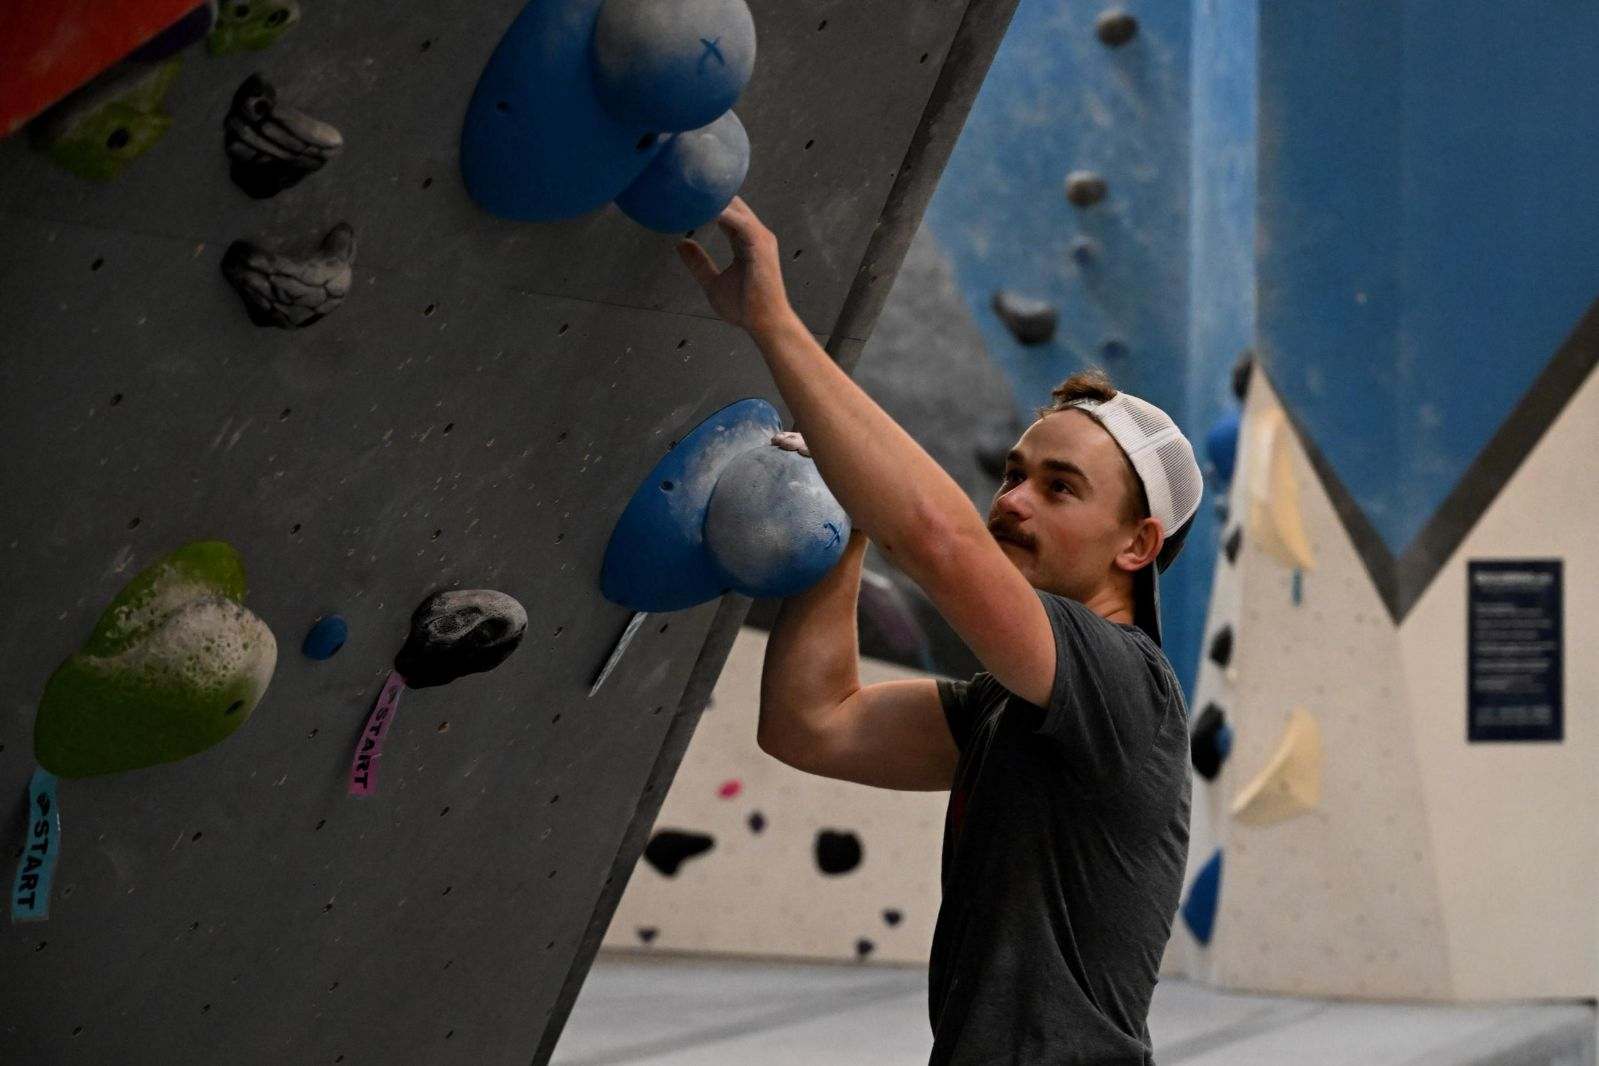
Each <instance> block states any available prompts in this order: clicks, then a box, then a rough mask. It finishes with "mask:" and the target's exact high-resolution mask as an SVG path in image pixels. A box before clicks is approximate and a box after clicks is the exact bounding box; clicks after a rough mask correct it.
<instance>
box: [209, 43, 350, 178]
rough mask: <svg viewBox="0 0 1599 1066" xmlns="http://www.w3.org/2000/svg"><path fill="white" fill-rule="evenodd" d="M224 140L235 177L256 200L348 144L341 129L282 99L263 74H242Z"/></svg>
mask: <svg viewBox="0 0 1599 1066" xmlns="http://www.w3.org/2000/svg"><path fill="white" fill-rule="evenodd" d="M222 143H223V146H224V147H225V148H226V149H227V153H228V159H229V160H230V161H231V164H232V165H231V168H230V171H229V172H230V174H231V175H232V177H233V183H234V184H235V185H237V186H238V187H239V188H241V189H243V190H244V191H245V192H247V193H249V194H250V195H251V196H253V197H255V198H256V199H258V200H262V199H265V198H267V197H269V196H276V195H277V194H278V193H280V192H282V191H283V190H284V189H287V188H288V187H289V186H291V185H294V184H295V183H297V182H298V181H300V179H301V178H304V177H305V176H306V175H308V174H314V173H315V172H316V171H318V170H321V169H322V166H323V164H325V163H327V162H328V161H329V160H330V159H332V158H333V157H334V156H336V155H338V154H339V152H340V151H342V150H343V148H344V138H343V136H341V135H340V133H339V131H338V130H336V129H334V128H333V127H332V126H330V125H328V124H327V123H326V122H322V121H319V120H318V119H314V118H312V117H311V116H310V115H307V114H306V113H305V112H303V111H299V110H296V109H295V108H292V107H287V106H285V105H283V104H280V103H278V93H277V90H276V89H274V88H273V87H272V84H271V82H269V81H267V80H266V79H265V78H263V77H262V76H261V75H260V74H252V75H250V76H249V77H248V78H246V79H244V84H243V85H240V86H239V89H238V91H237V92H235V93H234V94H233V106H232V108H230V109H229V110H228V117H227V118H226V119H224V120H223V123H222Z"/></svg>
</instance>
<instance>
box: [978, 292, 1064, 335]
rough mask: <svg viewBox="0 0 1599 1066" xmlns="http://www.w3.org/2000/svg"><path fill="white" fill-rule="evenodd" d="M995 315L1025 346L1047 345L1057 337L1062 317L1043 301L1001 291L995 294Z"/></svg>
mask: <svg viewBox="0 0 1599 1066" xmlns="http://www.w3.org/2000/svg"><path fill="white" fill-rule="evenodd" d="M994 313H995V314H997V315H999V319H1000V321H1001V322H1003V323H1005V326H1006V328H1008V329H1009V330H1010V332H1011V336H1013V337H1015V338H1016V339H1017V340H1018V341H1020V342H1021V343H1023V344H1047V343H1048V342H1049V340H1050V338H1052V337H1053V336H1055V324H1056V323H1057V322H1058V321H1059V319H1060V316H1059V315H1058V314H1057V313H1056V311H1055V309H1054V308H1053V307H1051V306H1050V305H1049V304H1047V303H1045V302H1044V301H1043V300H1034V299H1030V298H1028V297H1026V296H1017V295H1016V294H1015V293H1012V292H1008V291H1006V290H1004V289H1001V290H1000V291H999V292H996V293H995V294H994Z"/></svg>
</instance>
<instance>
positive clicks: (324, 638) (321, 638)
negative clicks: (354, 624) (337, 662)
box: [300, 614, 350, 662]
mask: <svg viewBox="0 0 1599 1066" xmlns="http://www.w3.org/2000/svg"><path fill="white" fill-rule="evenodd" d="M349 638H350V626H349V623H347V622H346V621H345V620H344V616H343V615H342V614H329V615H323V616H322V617H321V618H318V619H317V620H316V624H315V625H313V626H312V627H311V631H310V632H309V633H307V634H306V635H305V643H304V644H302V645H301V646H300V650H301V651H302V652H304V653H305V657H306V658H307V659H315V660H317V661H318V662H320V661H322V660H323V659H331V658H333V656H334V655H336V654H337V653H338V650H339V649H340V648H342V647H344V642H345V641H346V640H348V639H349Z"/></svg>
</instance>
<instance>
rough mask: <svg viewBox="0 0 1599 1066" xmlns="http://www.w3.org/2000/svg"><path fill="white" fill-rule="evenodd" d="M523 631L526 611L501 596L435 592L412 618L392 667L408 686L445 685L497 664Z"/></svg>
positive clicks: (485, 591) (480, 592) (471, 591)
mask: <svg viewBox="0 0 1599 1066" xmlns="http://www.w3.org/2000/svg"><path fill="white" fill-rule="evenodd" d="M526 630H527V611H525V610H523V609H522V605H521V604H520V603H518V602H516V600H514V599H512V598H511V597H510V596H507V595H506V594H505V593H503V592H495V591H493V590H492V589H459V590H456V591H452V592H436V593H434V594H433V595H431V596H429V597H428V598H427V599H425V600H423V601H422V603H421V604H420V605H419V606H418V607H417V609H416V611H415V613H413V614H412V615H411V633H410V635H409V636H407V637H406V638H405V646H404V647H403V648H401V649H400V654H398V655H396V656H395V657H394V669H395V670H396V671H397V672H398V673H399V675H400V676H401V677H403V678H405V684H406V687H408V688H430V687H432V686H434V685H447V684H449V683H450V682H451V681H454V680H455V679H456V678H458V677H464V676H466V675H467V674H480V673H482V672H484V671H485V670H492V669H494V668H495V667H496V666H499V665H500V664H501V663H502V662H504V661H505V659H506V657H507V656H509V655H510V654H511V653H512V652H513V651H515V650H516V646H517V645H518V644H520V643H522V634H523V633H524V632H525V631H526Z"/></svg>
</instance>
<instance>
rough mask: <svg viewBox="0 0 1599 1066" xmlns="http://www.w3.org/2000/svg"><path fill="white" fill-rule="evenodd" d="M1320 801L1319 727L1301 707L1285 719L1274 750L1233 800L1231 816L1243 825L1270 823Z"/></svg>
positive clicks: (1306, 808) (1314, 719) (1290, 816)
mask: <svg viewBox="0 0 1599 1066" xmlns="http://www.w3.org/2000/svg"><path fill="white" fill-rule="evenodd" d="M1320 803H1321V726H1319V725H1317V724H1316V718H1315V716H1314V715H1312V714H1311V713H1310V712H1309V711H1307V710H1305V709H1304V708H1303V707H1295V708H1294V711H1293V714H1291V715H1290V716H1289V718H1288V728H1287V730H1285V731H1284V733H1283V739H1282V741H1281V743H1279V744H1278V745H1277V751H1276V753H1275V754H1273V755H1272V757H1271V761H1270V762H1268V763H1267V764H1266V768H1265V769H1263V770H1261V771H1260V773H1258V774H1256V775H1255V779H1254V780H1253V781H1251V782H1250V783H1249V784H1248V785H1247V786H1245V787H1244V790H1243V791H1242V792H1240V793H1238V795H1237V796H1236V797H1235V798H1234V799H1233V806H1232V815H1233V817H1234V818H1236V819H1237V820H1238V821H1240V822H1242V823H1244V824H1245V825H1271V824H1272V823H1273V822H1281V821H1285V820H1287V819H1289V818H1293V817H1294V816H1296V815H1300V814H1305V813H1307V812H1309V811H1313V810H1315V809H1316V807H1317V806H1318V805H1320Z"/></svg>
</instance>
